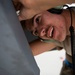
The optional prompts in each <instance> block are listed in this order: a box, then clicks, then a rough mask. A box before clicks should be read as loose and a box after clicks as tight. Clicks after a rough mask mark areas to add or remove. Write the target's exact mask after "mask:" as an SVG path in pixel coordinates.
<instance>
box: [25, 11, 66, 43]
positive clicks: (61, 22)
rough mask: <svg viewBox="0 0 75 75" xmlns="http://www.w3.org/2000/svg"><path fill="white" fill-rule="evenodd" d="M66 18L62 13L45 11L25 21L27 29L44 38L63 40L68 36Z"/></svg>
mask: <svg viewBox="0 0 75 75" xmlns="http://www.w3.org/2000/svg"><path fill="white" fill-rule="evenodd" d="M66 24H67V22H66V18H65V17H64V16H63V15H62V14H54V13H50V12H49V11H44V12H41V13H39V14H37V15H36V16H34V18H33V19H30V20H27V21H26V22H25V27H26V29H27V30H29V31H31V32H32V34H33V35H35V36H39V37H40V38H42V39H54V40H57V41H60V42H61V41H63V40H64V39H65V38H66V35H67V31H66Z"/></svg>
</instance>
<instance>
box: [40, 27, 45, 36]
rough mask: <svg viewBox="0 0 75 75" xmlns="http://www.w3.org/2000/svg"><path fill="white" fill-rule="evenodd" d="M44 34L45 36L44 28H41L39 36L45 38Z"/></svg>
mask: <svg viewBox="0 0 75 75" xmlns="http://www.w3.org/2000/svg"><path fill="white" fill-rule="evenodd" d="M45 34H46V31H45V28H42V29H41V30H40V32H39V36H45Z"/></svg>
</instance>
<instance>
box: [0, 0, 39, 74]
mask: <svg viewBox="0 0 75 75" xmlns="http://www.w3.org/2000/svg"><path fill="white" fill-rule="evenodd" d="M0 75H39V68H38V66H37V64H36V62H35V59H34V57H33V55H32V53H31V50H30V48H29V45H28V42H27V39H26V37H25V34H24V32H23V30H22V27H21V25H20V23H19V21H18V17H17V15H16V11H15V9H14V7H13V4H12V1H11V0H0Z"/></svg>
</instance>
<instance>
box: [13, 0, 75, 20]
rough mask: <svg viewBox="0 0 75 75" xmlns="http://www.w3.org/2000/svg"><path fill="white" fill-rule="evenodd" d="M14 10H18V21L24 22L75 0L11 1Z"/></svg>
mask: <svg viewBox="0 0 75 75" xmlns="http://www.w3.org/2000/svg"><path fill="white" fill-rule="evenodd" d="M13 2H14V5H15V8H16V9H17V10H20V13H19V19H20V20H26V19H30V18H32V17H33V16H34V15H36V14H38V13H40V12H42V11H45V10H47V9H50V8H52V7H55V6H58V5H64V4H66V3H67V4H69V3H73V2H75V0H62V2H61V1H60V0H13Z"/></svg>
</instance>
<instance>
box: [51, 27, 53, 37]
mask: <svg viewBox="0 0 75 75" xmlns="http://www.w3.org/2000/svg"><path fill="white" fill-rule="evenodd" d="M52 32H53V27H52V28H51V31H50V37H51V36H52Z"/></svg>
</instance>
